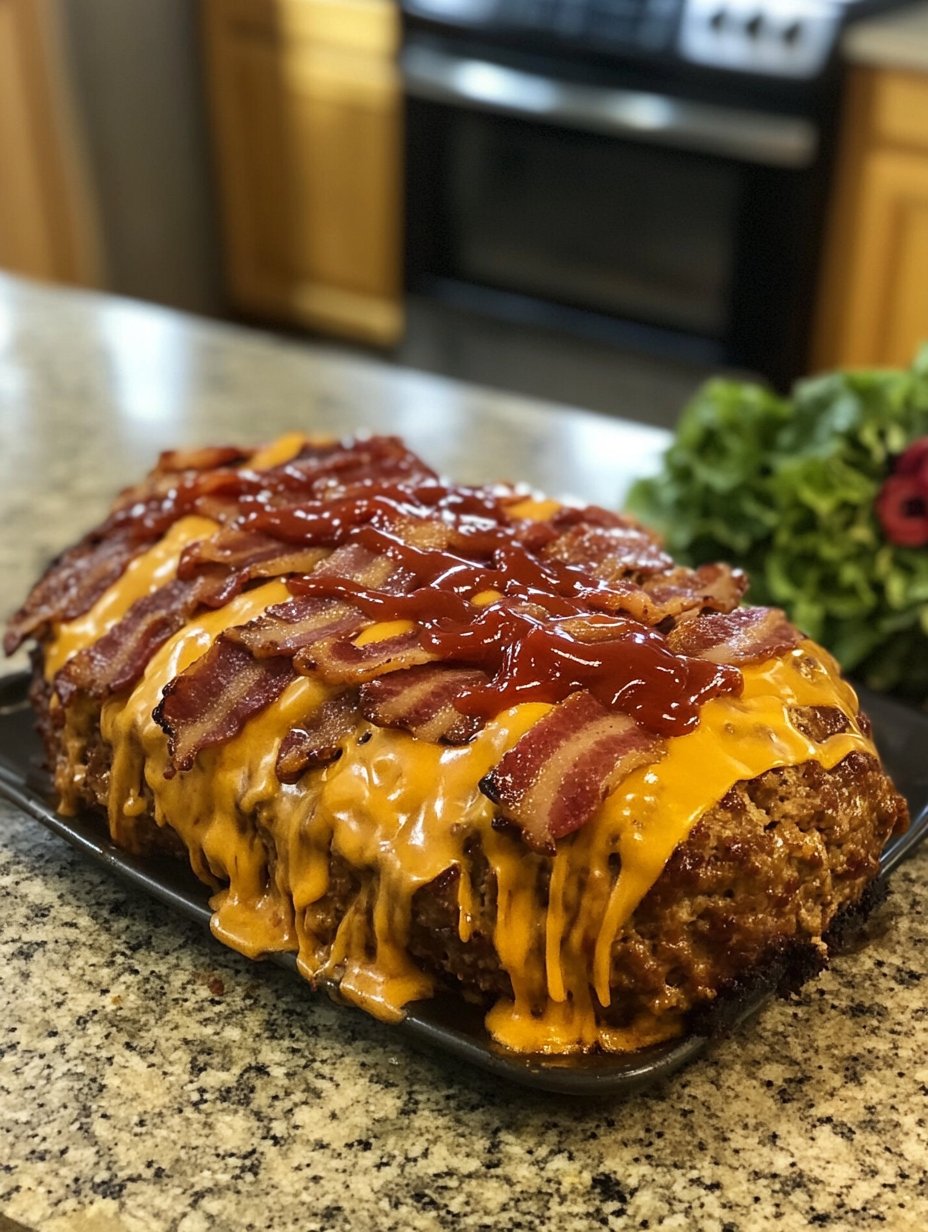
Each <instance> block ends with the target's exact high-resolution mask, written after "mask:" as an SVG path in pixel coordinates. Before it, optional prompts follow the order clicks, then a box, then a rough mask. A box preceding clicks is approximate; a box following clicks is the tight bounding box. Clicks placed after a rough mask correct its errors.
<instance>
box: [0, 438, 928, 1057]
mask: <svg viewBox="0 0 928 1232" xmlns="http://www.w3.org/2000/svg"><path fill="white" fill-rule="evenodd" d="M745 587H746V581H745V578H744V576H743V575H742V574H741V573H739V572H738V571H737V570H734V569H730V568H728V567H727V566H725V565H710V566H704V567H702V568H700V569H695V570H693V569H687V568H681V567H679V566H677V565H675V564H674V562H673V561H672V560H671V559H670V558H669V557H668V556H667V555H666V554H665V553H664V551H663V550H662V548H661V546H660V544H659V543H658V542H657V540H656V539H655V538H654V537H653V536H652V535H650V534H649V533H648V532H647V531H646V530H643V529H642V528H641V527H640V526H639V525H637V524H636V523H634V522H632V521H630V520H629V519H627V518H624V517H620V516H618V515H616V514H613V513H609V512H607V511H606V510H603V509H598V508H577V507H574V506H572V505H562V504H559V503H557V502H556V501H549V500H542V499H539V498H537V497H535V496H529V495H527V494H526V492H525V491H523V490H520V489H518V488H513V487H508V486H498V487H487V488H473V487H459V486H454V485H451V484H448V483H446V482H445V481H444V480H442V479H440V478H439V477H438V476H437V475H436V474H435V473H434V472H433V471H431V470H430V469H429V468H428V467H427V466H426V465H425V464H424V463H423V462H421V461H420V460H419V458H417V457H416V456H415V455H414V454H412V453H410V452H409V451H408V450H407V449H406V448H405V447H404V445H403V444H402V443H401V442H400V441H399V440H397V439H395V438H391V437H387V438H383V437H373V438H370V439H359V440H349V441H344V442H334V441H318V440H308V439H307V438H305V437H303V436H290V437H286V438H284V439H282V440H280V441H277V442H275V443H273V444H271V445H269V446H268V447H266V448H262V449H258V450H257V451H256V452H249V451H245V450H238V449H204V450H201V451H194V452H189V453H169V454H166V455H163V456H162V458H161V460H160V462H159V464H158V466H157V468H156V469H155V470H154V471H153V472H152V474H151V475H150V476H149V477H148V478H147V479H146V480H145V481H144V482H143V483H141V484H140V485H139V486H137V487H135V488H132V489H130V490H128V491H127V492H124V493H123V494H122V495H121V497H120V498H119V499H118V501H117V503H116V505H115V507H114V509H113V511H112V513H111V514H110V515H109V517H108V518H107V519H106V521H105V522H104V523H103V524H102V525H101V526H100V527H98V528H97V529H96V530H93V531H91V532H90V533H89V534H88V535H86V536H85V537H84V539H82V540H81V542H80V543H78V544H77V545H76V546H75V547H73V548H71V549H69V550H68V551H67V552H65V553H64V555H63V556H61V557H59V559H58V560H57V561H56V562H55V563H54V564H53V565H52V566H51V567H50V569H49V570H48V572H47V573H46V574H45V576H44V577H43V578H42V579H41V581H40V582H39V583H38V585H37V586H36V587H35V589H34V590H33V592H32V594H31V595H30V596H29V598H28V600H27V602H26V604H25V606H24V607H23V608H22V610H21V611H19V612H18V613H17V614H16V615H15V616H14V617H13V619H12V621H11V623H10V626H9V631H8V633H7V638H6V648H7V650H8V651H11V650H13V649H14V648H15V647H16V646H18V645H19V644H20V642H21V641H22V640H23V639H25V638H27V637H31V638H34V639H35V640H36V642H37V645H38V648H37V651H36V654H35V680H34V686H33V695H34V700H35V704H36V707H37V710H38V713H39V717H40V725H41V730H42V734H43V736H44V740H45V744H46V747H47V750H48V756H49V759H50V762H51V764H52V766H53V767H54V777H55V784H56V787H57V790H58V792H59V795H60V801H61V809H62V811H63V812H66V813H68V812H73V811H74V810H76V809H80V808H86V807H90V808H92V809H100V810H102V811H105V813H106V814H107V816H108V819H109V827H110V832H111V834H112V837H113V841H114V842H115V843H117V844H118V845H119V846H120V847H123V848H126V849H128V850H131V851H135V852H142V853H146V852H164V851H168V852H175V853H177V854H178V855H184V854H186V856H187V858H189V860H190V863H191V865H192V867H193V870H194V872H195V873H196V875H197V876H198V877H199V878H201V879H202V880H203V881H204V882H205V883H206V884H207V885H208V886H210V887H211V889H212V890H213V898H212V900H211V901H212V906H213V909H214V915H213V930H214V932H215V934H216V936H217V937H219V938H220V939H221V940H223V941H225V942H226V943H227V944H229V945H231V946H234V947H235V948H236V949H238V950H240V951H242V952H243V953H244V954H247V955H250V956H257V955H261V954H266V953H269V952H272V951H280V950H291V951H295V952H296V953H297V954H298V960H299V967H300V970H301V971H302V972H303V974H304V975H305V976H306V977H307V978H308V979H309V980H311V981H324V982H326V983H331V984H336V985H337V986H338V988H339V989H340V993H341V995H342V997H344V998H346V999H347V1000H349V1001H352V1002H355V1003H356V1004H358V1005H360V1006H363V1007H364V1008H365V1009H367V1010H369V1011H370V1012H371V1013H373V1014H376V1015H377V1016H378V1017H380V1018H385V1019H396V1018H399V1017H401V1016H402V1014H403V1008H404V1006H406V1005H407V1004H408V1003H409V1002H411V1001H415V1000H417V999H419V998H424V997H429V996H431V995H432V994H433V992H434V991H435V990H436V989H437V988H439V987H442V986H445V987H447V986H451V987H453V988H456V989H459V990H460V992H462V993H463V995H464V996H465V997H467V998H469V999H475V1000H478V1001H480V1002H481V1003H482V1004H483V1005H484V1006H485V1007H486V1010H487V1017H486V1024H487V1029H488V1031H489V1033H490V1035H491V1036H492V1037H493V1039H494V1040H496V1041H497V1042H498V1043H499V1044H500V1045H503V1046H504V1047H506V1048H509V1049H513V1050H515V1051H518V1052H535V1053H542V1052H544V1053H570V1052H578V1051H586V1050H594V1049H597V1048H599V1049H604V1050H608V1051H625V1050H628V1049H632V1048H638V1047H641V1046H643V1045H646V1044H648V1043H652V1042H655V1041H658V1040H662V1039H666V1038H668V1037H671V1036H673V1035H674V1034H676V1033H678V1032H680V1031H681V1030H682V1029H684V1027H685V1026H686V1025H687V1024H688V1023H692V1022H693V1015H694V1014H696V1015H698V1014H699V1013H700V1012H701V1011H702V1010H704V1009H705V1007H706V1006H707V1005H708V1004H709V1003H711V1002H713V1001H714V1000H715V999H717V998H720V994H727V993H730V990H731V989H732V988H737V987H739V986H743V985H744V982H745V981H750V980H751V979H752V978H754V977H755V976H756V975H757V973H759V972H761V973H763V972H766V973H768V975H769V973H771V972H777V973H779V974H776V975H769V978H770V979H771V980H772V981H773V982H774V983H776V982H777V981H778V980H779V978H780V975H782V974H783V972H784V971H785V972H786V973H787V974H790V972H792V974H793V975H795V973H796V971H797V969H798V968H797V965H796V961H794V960H796V959H797V958H801V959H802V960H803V961H802V962H800V963H799V967H801V968H802V969H803V970H804V971H805V970H807V969H808V967H809V964H808V962H807V961H806V959H808V958H809V957H810V956H811V957H812V958H814V959H816V960H817V961H818V963H819V965H820V963H821V961H822V959H823V957H824V955H825V953H826V940H825V939H826V938H827V935H828V934H829V930H833V929H834V926H835V922H836V918H837V919H840V918H842V917H844V916H846V915H847V914H848V912H853V911H854V910H855V909H856V908H857V907H858V906H859V905H860V904H861V901H862V900H864V899H865V896H866V891H867V888H868V885H869V883H870V882H871V881H872V879H873V877H874V875H875V874H876V872H877V868H878V857H879V853H880V850H881V848H882V847H883V845H884V843H885V842H886V840H887V838H888V837H889V836H890V835H892V834H893V833H895V832H898V831H899V830H900V829H902V828H904V826H905V824H906V808H905V804H904V802H903V800H902V799H901V798H900V796H899V795H898V794H897V793H896V791H895V790H894V789H893V786H892V784H891V783H890V782H889V780H888V779H887V777H886V775H885V774H884V772H883V770H882V768H881V765H880V762H879V759H878V757H877V754H876V751H875V749H874V747H873V744H872V743H871V740H870V729H869V724H868V723H867V720H866V718H865V717H864V716H863V715H862V714H861V713H860V712H859V710H858V705H857V699H856V697H855V695H854V693H853V691H852V690H851V688H850V687H849V686H848V685H847V684H846V683H845V682H844V681H842V680H841V679H840V677H839V675H838V672H837V670H836V667H835V664H834V662H833V661H832V659H831V658H830V657H829V656H828V655H827V654H826V653H825V652H824V651H823V650H822V649H821V648H820V647H818V646H816V645H814V644H813V643H811V642H809V641H806V640H804V639H803V637H802V635H801V634H800V633H799V632H797V630H796V629H795V628H794V627H793V626H792V625H791V624H789V622H788V621H787V620H786V618H785V617H784V616H783V614H782V613H781V612H778V611H775V610H771V609H767V608H757V607H743V606H740V604H741V599H742V595H743V593H744V590H745ZM720 1000H721V1001H723V1002H724V1000H725V997H724V996H722V997H721V998H720Z"/></svg>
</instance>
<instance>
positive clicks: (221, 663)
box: [152, 634, 294, 772]
mask: <svg viewBox="0 0 928 1232" xmlns="http://www.w3.org/2000/svg"><path fill="white" fill-rule="evenodd" d="M293 674H294V673H293V665H292V664H291V662H290V660H289V659H285V658H275V659H261V660H256V659H253V658H252V656H251V654H250V653H249V651H248V650H247V649H246V648H245V647H244V646H239V645H238V644H237V643H235V642H232V641H229V640H228V638H227V637H226V636H225V635H224V634H223V635H222V636H221V637H220V638H219V639H218V640H217V641H215V642H214V643H213V645H212V646H211V647H210V649H209V650H208V651H207V652H206V654H205V655H203V656H202V658H199V659H197V661H196V662H195V663H192V664H191V665H190V667H188V668H187V670H186V671H185V672H182V673H181V674H180V675H179V676H176V677H175V678H174V679H173V680H172V681H171V683H170V684H168V685H166V686H165V689H164V693H163V694H162V697H161V701H160V702H159V703H158V705H157V706H156V707H155V709H154V711H153V712H152V717H153V718H154V720H155V722H156V723H158V724H159V725H160V727H161V728H162V729H163V730H164V732H165V733H166V735H167V737H168V751H169V753H170V755H171V770H172V771H175V772H176V771H178V770H189V769H190V767H191V766H192V765H193V763H194V760H195V758H196V756H197V754H198V753H199V752H200V750H201V749H205V748H209V747H210V746H211V745H215V744H223V743H224V742H225V741H226V740H231V739H232V737H233V736H237V735H238V733H239V732H240V731H241V730H242V728H243V727H244V726H245V724H246V723H247V722H248V720H249V719H250V718H251V716H252V715H254V714H258V713H259V712H260V711H262V710H264V709H265V708H266V707H267V706H269V705H270V704H271V702H273V701H276V700H277V698H278V697H279V696H280V695H281V693H282V692H283V691H284V689H285V688H286V687H287V685H288V684H289V682H290V681H291V680H292V679H293Z"/></svg>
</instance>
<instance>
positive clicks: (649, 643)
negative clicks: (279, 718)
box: [243, 482, 742, 736]
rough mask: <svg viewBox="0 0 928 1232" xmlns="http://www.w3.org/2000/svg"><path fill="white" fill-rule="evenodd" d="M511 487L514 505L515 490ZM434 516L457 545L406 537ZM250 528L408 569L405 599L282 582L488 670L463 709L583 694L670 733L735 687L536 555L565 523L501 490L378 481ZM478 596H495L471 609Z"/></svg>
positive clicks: (584, 579)
mask: <svg viewBox="0 0 928 1232" xmlns="http://www.w3.org/2000/svg"><path fill="white" fill-rule="evenodd" d="M507 496H508V499H509V503H511V504H512V503H515V502H516V501H517V500H518V499H519V497H517V496H516V497H513V496H512V495H511V494H509V493H507ZM573 513H574V511H568V513H567V516H568V517H570V516H572V514H573ZM429 522H431V523H432V524H433V526H434V524H435V523H436V522H437V523H438V524H439V526H441V527H443V528H444V529H445V530H446V532H447V535H448V539H449V541H450V545H451V546H453V548H455V549H457V550H451V547H445V548H441V549H435V548H422V547H419V546H416V545H415V544H414V543H412V542H410V541H409V540H410V537H413V538H414V537H415V536H416V529H417V527H418V528H419V529H420V531H421V528H422V527H424V526H427V525H428V523H429ZM615 523H616V524H617V525H621V522H620V520H619V519H618V518H616V519H615ZM243 525H244V526H248V525H250V526H252V527H253V528H254V529H255V530H258V531H260V532H262V533H264V534H272V535H274V536H275V537H279V538H281V539H283V540H285V541H286V542H288V543H300V544H307V545H318V544H324V545H326V546H329V547H333V548H337V547H339V546H341V545H342V544H344V543H345V542H347V541H349V540H351V541H352V542H355V543H360V544H362V545H363V546H364V547H366V548H368V549H369V550H370V551H372V552H375V553H378V554H386V555H387V556H389V557H390V558H391V559H392V560H394V561H395V562H396V564H397V565H398V566H399V567H400V568H401V569H402V570H403V571H404V572H405V573H407V574H408V576H409V585H410V589H409V590H408V591H407V593H405V594H401V595H397V594H395V593H394V594H387V593H385V592H384V591H379V590H372V589H366V588H364V587H363V586H361V585H359V584H358V583H357V582H354V581H350V580H347V579H343V578H338V577H335V576H322V577H316V576H314V575H309V576H301V577H295V578H291V579H290V581H289V583H288V587H289V589H290V590H291V591H292V592H293V593H294V594H297V595H315V596H318V597H319V598H337V599H341V600H343V601H345V602H348V603H352V604H354V605H355V606H356V607H358V608H360V610H361V611H362V612H363V613H364V614H365V616H367V617H369V618H371V619H372V620H376V621H383V622H390V621H398V620H409V621H412V622H414V623H415V624H416V625H417V626H418V629H419V638H420V641H421V643H422V644H423V645H424V646H425V647H426V649H428V650H429V651H431V652H433V653H434V655H435V657H436V658H437V659H439V660H442V661H445V662H453V663H458V664H466V665H468V666H472V667H479V668H481V669H482V670H483V671H485V672H486V673H487V675H488V676H489V677H490V680H489V683H488V684H487V685H485V686H472V687H469V688H466V689H462V692H461V694H460V696H459V697H458V698H457V699H456V701H455V705H456V707H457V708H458V709H459V710H461V711H462V713H464V714H467V715H474V716H477V717H479V718H481V719H484V720H486V719H490V718H492V717H493V716H494V715H496V714H498V713H500V712H501V711H502V710H504V709H507V708H508V707H510V706H513V705H516V704H517V703H519V702H524V701H542V702H558V701H562V700H563V699H564V698H565V697H567V696H568V695H569V694H570V693H572V692H574V691H576V690H578V689H587V690H589V691H590V692H591V693H592V694H593V695H594V696H595V697H596V698H597V699H598V700H599V701H600V702H601V703H602V704H603V705H605V706H607V707H609V708H611V709H614V710H619V711H621V712H622V713H624V714H627V715H629V716H630V717H632V718H634V719H635V720H636V721H637V722H639V723H640V724H641V725H642V726H644V727H647V728H648V729H650V730H652V731H655V732H658V733H659V734H661V735H663V736H675V735H682V734H683V733H685V732H687V731H691V730H692V729H693V728H694V727H695V726H696V724H697V723H698V721H699V710H700V707H701V706H702V705H703V703H704V702H706V701H708V700H709V698H711V697H718V696H721V695H723V694H738V693H740V691H741V687H742V679H741V673H740V672H739V671H738V670H737V669H736V668H734V667H729V666H726V665H720V664H714V663H708V662H705V661H703V660H699V659H693V658H689V657H686V656H683V655H677V654H674V653H673V652H672V651H671V650H670V649H669V647H668V646H667V642H666V639H665V638H664V637H663V636H662V634H660V633H659V632H658V631H657V630H656V629H653V628H651V627H649V626H648V625H645V624H643V623H642V622H641V621H639V620H635V619H633V618H632V617H630V616H628V615H625V614H623V613H622V612H621V610H620V607H621V596H620V595H619V593H618V592H617V591H615V590H612V589H610V588H609V587H608V586H607V585H605V584H603V583H598V582H597V581H596V580H595V579H594V578H592V577H591V576H590V574H588V573H587V572H586V571H585V570H583V569H580V568H577V567H575V566H571V565H568V564H564V563H562V562H560V561H556V560H553V559H550V560H545V559H542V558H541V557H539V556H538V555H537V554H536V553H537V552H538V551H539V549H540V548H541V547H543V546H544V544H545V543H546V542H550V541H552V540H553V539H555V538H556V537H557V536H558V534H559V533H561V529H559V528H557V527H555V526H553V525H551V524H539V523H526V522H525V521H512V520H511V519H510V518H509V517H508V516H507V513H506V501H505V499H504V498H503V497H502V495H501V494H500V493H498V492H497V493H493V492H490V491H483V492H481V491H474V490H469V489H464V488H459V487H452V486H448V485H445V484H441V483H438V482H429V483H426V484H420V485H417V486H416V487H415V488H413V487H412V486H410V485H408V484H396V485H390V486H387V487H385V486H382V485H381V486H378V491H377V494H376V495H375V496H366V495H365V496H362V497H360V498H349V499H345V500H336V501H331V502H329V501H326V502H312V503H311V504H305V505H301V506H298V507H292V508H277V509H267V510H263V511H260V512H255V513H253V514H250V515H248V516H246V518H245V519H243ZM480 596H489V597H490V601H489V602H487V603H485V604H482V605H479V606H478V605H475V603H474V600H475V598H478V597H480ZM497 596H498V597H497Z"/></svg>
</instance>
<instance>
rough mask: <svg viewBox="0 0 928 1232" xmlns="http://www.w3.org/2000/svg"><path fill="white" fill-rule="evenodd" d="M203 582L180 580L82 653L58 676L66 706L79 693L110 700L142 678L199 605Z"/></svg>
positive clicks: (143, 602) (131, 610)
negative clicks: (157, 653) (160, 650)
mask: <svg viewBox="0 0 928 1232" xmlns="http://www.w3.org/2000/svg"><path fill="white" fill-rule="evenodd" d="M202 586H203V583H202V580H199V581H197V580H195V581H192V582H182V581H179V580H177V579H175V580H174V581H173V582H168V583H167V585H166V586H161V587H159V589H158V590H155V591H152V593H151V594H149V595H145V596H144V597H143V598H141V599H138V600H136V602H135V603H133V604H132V606H131V607H130V608H129V610H128V612H126V614H125V616H124V617H123V618H122V620H120V621H118V622H117V623H116V624H115V625H114V626H113V627H112V628H111V629H110V630H109V632H108V633H105V634H104V635H103V637H101V638H100V639H99V640H98V641H96V642H94V643H93V644H92V645H90V646H86V647H84V649H83V650H80V651H78V653H77V654H76V655H74V656H73V657H72V658H71V659H69V660H68V662H67V663H66V664H65V666H64V667H63V668H62V669H61V671H60V672H59V673H58V674H57V676H56V677H55V690H56V692H57V693H58V696H59V698H60V699H61V702H62V704H63V705H65V706H67V705H68V703H69V702H70V701H71V700H72V698H73V697H74V696H75V694H76V693H78V692H80V691H83V692H85V693H87V694H89V696H90V697H96V698H103V697H111V696H112V695H113V694H114V693H121V692H122V691H123V690H124V689H128V688H130V687H131V686H132V685H134V684H135V683H136V682H137V681H138V680H140V679H141V677H142V673H143V672H144V670H145V668H146V666H147V665H148V661H149V659H150V658H151V657H152V655H153V654H154V653H155V651H156V650H157V649H158V648H159V646H163V645H164V643H165V642H166V641H167V640H168V638H169V637H171V636H172V635H173V634H174V633H176V632H177V631H178V629H180V628H182V627H183V626H184V624H185V623H186V621H187V620H188V619H189V617H190V616H191V615H192V614H193V613H194V612H195V611H196V609H197V607H198V606H199V604H200V591H201V590H202Z"/></svg>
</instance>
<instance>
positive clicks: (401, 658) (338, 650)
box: [293, 628, 435, 684]
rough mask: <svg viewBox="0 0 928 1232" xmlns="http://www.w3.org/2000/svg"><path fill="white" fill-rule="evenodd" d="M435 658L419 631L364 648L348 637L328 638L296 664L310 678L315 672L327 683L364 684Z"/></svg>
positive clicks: (306, 651)
mask: <svg viewBox="0 0 928 1232" xmlns="http://www.w3.org/2000/svg"><path fill="white" fill-rule="evenodd" d="M434 658H435V655H434V654H433V653H432V652H431V651H430V650H426V649H425V647H424V646H423V645H422V643H421V642H420V640H419V630H418V629H417V628H416V629H410V630H408V631H404V632H402V633H396V634H394V635H393V636H391V637H384V638H381V639H380V640H379V641H376V642H365V643H364V644H363V645H362V646H358V645H356V644H355V640H354V639H353V638H352V637H351V636H345V635H344V634H343V635H342V636H340V637H329V638H324V639H321V640H320V641H317V642H314V643H313V644H312V645H311V646H307V647H306V648H305V649H304V650H301V651H300V652H299V653H298V654H297V655H296V657H295V659H294V661H293V663H294V667H295V668H296V669H297V671H298V672H302V673H303V674H306V675H308V674H309V672H310V671H313V670H315V671H316V672H317V673H318V675H319V676H320V678H321V679H322V680H324V681H325V683H326V684H362V683H364V682H365V681H368V680H373V679H374V678H375V677H376V676H382V675H383V674H384V673H386V672H395V671H399V670H400V669H401V668H406V667H413V666H414V665H415V664H418V663H429V662H431V661H432V660H433V659H434Z"/></svg>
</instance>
